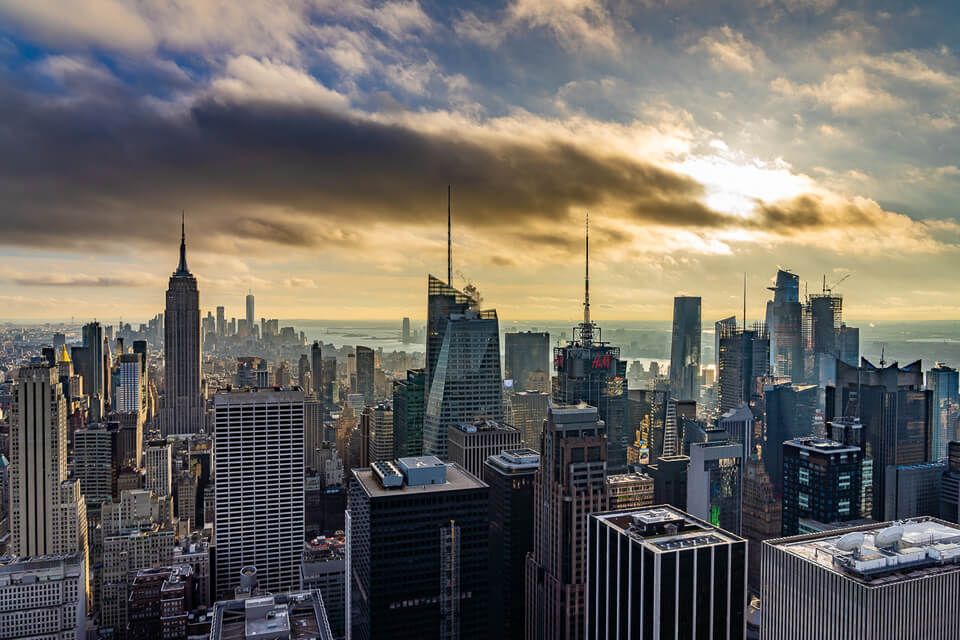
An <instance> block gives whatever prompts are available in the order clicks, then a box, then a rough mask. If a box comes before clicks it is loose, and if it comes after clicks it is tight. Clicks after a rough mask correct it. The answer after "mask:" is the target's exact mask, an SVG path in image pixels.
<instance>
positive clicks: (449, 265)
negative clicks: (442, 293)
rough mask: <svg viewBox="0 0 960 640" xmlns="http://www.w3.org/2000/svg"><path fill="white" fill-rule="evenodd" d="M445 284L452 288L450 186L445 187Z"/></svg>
mask: <svg viewBox="0 0 960 640" xmlns="http://www.w3.org/2000/svg"><path fill="white" fill-rule="evenodd" d="M447 284H448V285H449V286H451V287H452V286H453V224H452V218H451V213H450V185H449V184H448V185H447Z"/></svg>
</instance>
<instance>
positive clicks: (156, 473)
mask: <svg viewBox="0 0 960 640" xmlns="http://www.w3.org/2000/svg"><path fill="white" fill-rule="evenodd" d="M145 458H146V467H147V473H146V480H145V483H144V488H145V489H147V490H148V491H153V492H154V493H155V494H157V495H158V496H169V495H173V448H172V447H171V445H170V444H169V443H168V442H166V441H165V440H155V441H153V442H151V443H150V444H148V445H147V449H146V452H145Z"/></svg>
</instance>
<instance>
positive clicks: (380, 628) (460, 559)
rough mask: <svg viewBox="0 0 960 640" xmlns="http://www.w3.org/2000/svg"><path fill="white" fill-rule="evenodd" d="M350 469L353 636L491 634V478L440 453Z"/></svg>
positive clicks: (374, 639) (362, 639) (396, 639)
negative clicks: (475, 473) (449, 461)
mask: <svg viewBox="0 0 960 640" xmlns="http://www.w3.org/2000/svg"><path fill="white" fill-rule="evenodd" d="M352 473H353V476H354V481H353V482H352V483H351V484H350V497H349V511H348V514H347V541H348V542H347V545H348V551H347V554H348V555H347V566H348V572H349V574H350V576H351V584H352V591H351V595H350V596H349V598H348V600H347V619H348V620H349V621H350V624H351V625H352V637H353V638H356V639H357V640H378V639H381V638H384V639H386V638H389V639H391V640H403V639H405V638H410V639H417V640H430V639H432V638H436V639H440V638H460V639H461V640H479V639H481V638H488V637H489V633H488V631H489V619H488V616H489V599H488V593H489V589H488V587H489V585H488V584H487V581H488V578H489V566H488V565H489V563H488V544H489V525H488V522H487V517H488V509H489V501H488V500H489V497H488V487H487V485H485V484H484V483H483V482H481V481H480V480H478V479H477V478H476V477H474V476H473V475H471V474H469V473H467V472H466V471H464V470H463V469H462V468H460V467H459V466H458V465H456V464H445V463H443V462H441V461H440V460H439V459H438V458H436V457H434V456H423V457H419V458H400V459H398V460H396V461H391V462H378V463H374V464H373V465H371V466H370V467H367V468H358V469H354V470H353V472H352Z"/></svg>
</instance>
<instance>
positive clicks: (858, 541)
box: [765, 517, 960, 587]
mask: <svg viewBox="0 0 960 640" xmlns="http://www.w3.org/2000/svg"><path fill="white" fill-rule="evenodd" d="M765 544H769V545H771V546H773V547H776V548H777V549H779V550H781V551H783V552H785V553H791V554H793V555H795V556H799V557H800V558H803V559H804V560H806V561H807V562H810V563H811V564H815V565H818V566H820V567H821V568H823V569H824V570H826V571H831V572H833V573H836V574H839V575H842V576H844V577H846V578H850V579H852V580H855V581H857V582H860V583H861V584H863V585H865V586H868V587H880V586H884V585H887V584H891V583H896V582H903V581H907V580H915V579H917V578H923V577H929V576H931V575H936V574H940V573H952V572H955V571H960V526H958V525H956V524H953V523H950V522H945V521H943V520H940V519H938V518H930V517H921V518H910V519H907V520H901V521H897V522H884V523H872V524H867V525H863V526H858V527H849V528H846V529H838V530H834V531H825V532H822V533H814V534H809V535H802V536H793V537H790V538H779V539H776V540H769V541H767V542H766V543H765Z"/></svg>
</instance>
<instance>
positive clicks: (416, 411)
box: [393, 369, 426, 458]
mask: <svg viewBox="0 0 960 640" xmlns="http://www.w3.org/2000/svg"><path fill="white" fill-rule="evenodd" d="M425 382H426V374H425V373H424V370H423V369H408V370H407V377H406V378H403V379H400V380H395V381H394V382H393V442H394V445H393V451H394V457H395V458H406V457H412V456H419V455H420V454H421V453H422V452H423V402H424V395H425V393H426V388H425V386H424V384H425Z"/></svg>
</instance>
